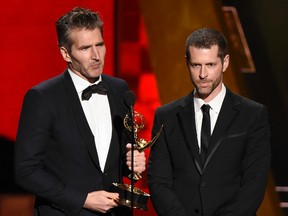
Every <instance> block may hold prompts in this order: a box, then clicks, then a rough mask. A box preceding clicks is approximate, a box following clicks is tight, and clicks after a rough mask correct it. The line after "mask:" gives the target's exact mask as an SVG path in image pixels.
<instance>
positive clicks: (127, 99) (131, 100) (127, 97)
mask: <svg viewBox="0 0 288 216" xmlns="http://www.w3.org/2000/svg"><path fill="white" fill-rule="evenodd" d="M123 100H124V104H125V105H126V106H127V107H128V108H129V109H130V108H131V106H132V107H133V106H134V104H135V101H136V97H135V94H134V93H133V92H132V91H130V90H129V91H126V92H125V93H124V98H123Z"/></svg>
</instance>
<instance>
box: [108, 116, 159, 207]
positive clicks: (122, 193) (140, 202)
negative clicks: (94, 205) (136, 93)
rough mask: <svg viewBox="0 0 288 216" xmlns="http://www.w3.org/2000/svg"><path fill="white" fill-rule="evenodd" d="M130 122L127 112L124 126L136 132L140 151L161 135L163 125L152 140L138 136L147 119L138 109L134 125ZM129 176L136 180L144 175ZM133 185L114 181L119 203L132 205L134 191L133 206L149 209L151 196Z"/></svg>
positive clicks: (135, 145)
mask: <svg viewBox="0 0 288 216" xmlns="http://www.w3.org/2000/svg"><path fill="white" fill-rule="evenodd" d="M129 122H131V119H130V118H129V116H128V114H126V116H125V118H124V122H123V123H124V126H125V128H126V129H128V130H129V131H130V132H132V129H133V134H134V139H135V140H134V142H135V144H134V149H135V150H138V151H139V152H142V151H144V150H145V149H147V148H150V147H151V146H152V145H153V144H154V143H155V142H156V140H157V139H158V137H159V135H160V134H161V132H162V128H163V125H162V126H161V128H160V130H159V131H158V133H157V134H156V135H155V137H153V138H152V140H150V141H148V142H147V141H146V140H145V139H142V138H139V137H138V132H139V131H141V130H143V128H144V127H145V119H144V116H143V115H142V114H140V113H139V112H137V111H134V122H133V123H134V125H133V126H131V125H129ZM129 178H133V179H134V180H139V179H140V178H142V176H141V175H140V174H139V173H136V172H134V173H133V175H130V176H129ZM131 188H132V187H131V185H128V184H119V183H113V184H112V190H113V191H114V192H117V193H119V204H120V205H124V206H128V207H131V203H132V202H131V198H132V196H131V193H133V208H137V209H141V210H147V202H148V199H149V197H150V195H149V194H148V193H146V192H144V191H142V190H140V189H138V188H134V187H133V192H132V190H131Z"/></svg>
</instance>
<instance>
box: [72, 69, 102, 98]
mask: <svg viewBox="0 0 288 216" xmlns="http://www.w3.org/2000/svg"><path fill="white" fill-rule="evenodd" d="M68 72H69V74H70V76H71V78H72V81H73V83H74V86H75V88H76V91H77V93H78V94H81V93H82V92H83V90H84V89H86V88H87V87H88V86H91V85H93V84H98V83H99V82H100V81H102V76H101V75H100V76H99V79H98V80H97V81H96V82H95V83H90V82H88V81H87V80H85V79H83V78H81V77H80V76H78V75H77V74H75V73H74V72H72V71H71V70H70V69H69V68H68Z"/></svg>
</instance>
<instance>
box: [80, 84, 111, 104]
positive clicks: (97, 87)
mask: <svg viewBox="0 0 288 216" xmlns="http://www.w3.org/2000/svg"><path fill="white" fill-rule="evenodd" d="M107 91H108V89H107V87H106V85H105V83H103V82H102V81H101V82H99V83H98V84H94V85H91V86H88V87H87V88H86V89H84V91H83V92H82V100H89V99H90V97H91V96H92V94H93V93H98V94H102V95H106V94H107Z"/></svg>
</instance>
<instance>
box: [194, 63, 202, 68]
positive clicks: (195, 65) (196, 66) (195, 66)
mask: <svg viewBox="0 0 288 216" xmlns="http://www.w3.org/2000/svg"><path fill="white" fill-rule="evenodd" d="M199 67H200V65H199V64H192V68H199Z"/></svg>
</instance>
